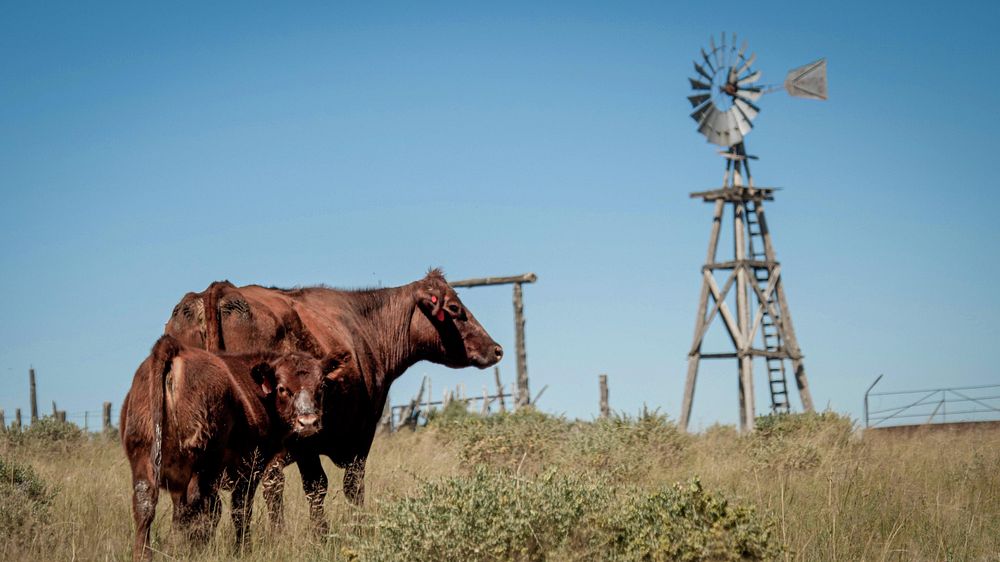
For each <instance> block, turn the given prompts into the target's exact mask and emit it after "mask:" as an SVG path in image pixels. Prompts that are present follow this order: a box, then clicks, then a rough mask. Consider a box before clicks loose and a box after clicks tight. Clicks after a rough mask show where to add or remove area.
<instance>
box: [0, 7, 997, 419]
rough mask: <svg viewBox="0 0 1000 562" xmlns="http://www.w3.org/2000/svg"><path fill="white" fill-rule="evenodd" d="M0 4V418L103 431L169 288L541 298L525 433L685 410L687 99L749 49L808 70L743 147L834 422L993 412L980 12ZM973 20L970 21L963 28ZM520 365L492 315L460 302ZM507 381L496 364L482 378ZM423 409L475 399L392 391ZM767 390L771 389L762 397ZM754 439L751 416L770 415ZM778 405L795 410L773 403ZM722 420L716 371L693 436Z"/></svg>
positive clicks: (159, 320)
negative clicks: (473, 284) (432, 286)
mask: <svg viewBox="0 0 1000 562" xmlns="http://www.w3.org/2000/svg"><path fill="white" fill-rule="evenodd" d="M870 4H871V3H848V2H841V3H826V4H824V5H822V6H807V5H805V4H802V3H794V4H790V5H781V4H775V3H755V4H753V5H751V6H752V8H753V9H748V5H747V4H745V3H740V4H720V3H712V4H708V3H703V4H684V5H683V6H682V5H676V6H670V5H668V3H659V2H657V3H614V4H612V3H580V2H572V3H545V4H541V3H520V2H505V3H502V4H496V5H490V6H476V7H472V6H469V5H468V4H467V3H454V4H445V3H420V4H414V3H398V4H397V3H365V5H364V7H357V8H352V7H346V6H329V5H325V4H320V3H305V2H303V3H296V4H295V5H294V6H287V5H281V6H279V5H273V4H271V5H250V4H246V3H239V4H235V3H234V4H229V5H225V4H220V5H216V6H212V7H206V6H204V5H198V4H188V5H186V6H172V7H171V8H169V9H168V8H166V7H150V6H137V5H135V4H121V5H117V6H113V5H111V4H102V5H101V6H100V7H93V6H85V5H82V4H80V3H66V4H63V5H59V4H53V3H47V4H44V5H43V4H41V3H12V2H7V3H4V4H3V5H2V10H3V17H0V196H2V201H3V204H2V205H0V225H2V226H0V229H2V230H0V272H2V274H0V311H2V314H0V388H2V389H3V390H2V392H0V408H4V409H6V411H7V412H8V414H7V416H8V420H9V419H10V418H11V416H12V411H13V409H14V408H15V407H21V408H22V409H23V410H25V411H26V409H27V403H28V402H27V393H28V392H27V386H28V385H27V370H28V367H29V365H34V366H35V368H36V369H37V371H38V376H39V398H40V402H41V405H42V409H43V410H47V409H49V408H50V401H51V400H56V401H57V402H58V403H59V406H60V408H61V409H66V410H68V411H69V412H70V414H71V415H72V414H74V413H75V412H82V411H85V410H91V411H93V410H98V409H99V407H100V403H101V402H103V401H105V400H111V401H112V402H114V404H115V408H116V410H117V406H118V404H120V402H121V399H122V397H123V396H124V394H125V392H126V390H127V388H128V385H129V384H130V381H131V377H132V373H133V371H134V369H135V366H136V365H137V364H138V363H139V362H140V361H141V360H142V358H143V357H144V356H145V354H146V353H147V351H148V349H149V347H150V346H151V345H152V343H153V342H154V341H155V339H156V338H157V336H158V335H159V334H160V333H161V331H162V326H163V322H164V321H165V320H166V318H167V316H168V315H169V313H170V310H171V308H172V307H173V305H174V304H175V303H176V302H177V301H178V300H179V299H180V297H181V296H182V295H183V294H184V293H185V292H187V291H191V290H201V289H202V288H204V287H205V286H206V285H207V284H208V283H210V282H211V281H213V280H216V279H230V280H232V281H233V282H235V283H238V284H245V283H261V284H267V285H279V286H281V285H287V286H291V285H303V284H312V283H327V284H331V285H334V286H344V287H355V286H368V285H379V284H381V285H386V286H388V285H397V284H402V283H406V282H408V281H411V280H413V279H416V278H418V277H420V276H421V275H422V274H423V273H424V271H426V269H427V268H428V267H429V266H441V267H443V268H444V269H445V270H446V272H447V273H448V274H449V277H451V278H452V279H458V278H463V277H472V276H481V275H506V274H515V273H521V272H525V271H533V272H536V273H537V274H538V276H539V281H538V283H537V284H536V285H532V286H529V287H527V288H526V290H525V307H526V316H527V346H528V363H529V374H530V376H531V385H532V388H533V390H534V391H535V392H537V391H538V390H539V389H540V388H541V387H542V386H543V385H548V387H549V388H548V390H546V392H545V395H544V397H543V398H542V401H541V403H540V406H541V407H542V408H543V409H546V410H548V411H552V412H560V413H566V414H567V415H569V416H572V417H582V418H589V417H591V416H593V415H595V414H596V412H597V397H598V392H597V375H598V373H608V375H609V381H610V387H611V403H612V407H613V408H616V409H620V410H624V411H627V412H635V411H637V410H638V409H639V408H641V407H642V405H643V404H644V403H645V404H648V405H649V406H650V407H654V408H656V407H658V408H660V409H661V411H663V412H666V413H668V414H670V415H672V416H676V415H677V414H678V412H679V406H680V396H681V393H682V390H683V382H684V381H683V376H684V372H685V368H686V352H687V348H688V347H689V345H690V340H691V332H692V329H693V324H694V317H695V307H696V304H697V302H696V301H697V297H698V291H699V283H700V277H699V269H700V266H701V264H702V262H703V261H704V254H705V246H706V243H707V238H708V229H709V221H710V212H711V211H710V208H709V206H707V205H705V204H704V203H700V202H697V201H694V200H691V199H689V198H688V192H690V191H697V190H701V189H705V188H710V187H713V186H715V185H716V184H718V182H719V181H720V179H721V159H720V158H719V157H718V156H717V155H716V153H715V148H714V147H713V146H711V145H708V144H706V143H705V142H704V140H703V139H702V137H701V136H700V135H698V134H697V133H696V132H695V130H694V129H695V127H694V123H693V122H692V121H691V120H690V118H689V117H688V113H689V112H690V108H689V105H688V102H687V100H686V99H685V96H687V95H689V91H688V87H687V82H686V79H687V77H688V76H689V75H690V74H691V73H692V72H691V60H692V59H693V57H694V56H695V55H696V54H697V52H698V48H699V47H701V46H702V45H704V44H706V43H707V41H708V37H709V35H710V34H713V33H714V34H718V33H719V32H721V31H724V30H725V31H730V32H732V31H736V32H738V33H739V34H740V36H741V37H744V38H747V39H748V40H749V42H750V48H751V49H752V50H754V51H756V52H757V54H758V63H757V67H758V68H759V69H761V70H762V71H763V73H764V81H765V82H780V81H781V79H782V78H783V77H784V74H785V72H786V71H787V70H788V69H789V68H791V67H793V66H798V65H800V64H804V63H806V62H809V61H811V60H814V59H816V58H818V57H820V56H826V57H827V58H828V60H829V73H830V78H829V81H830V92H831V94H830V95H831V98H830V100H829V101H828V102H815V101H806V100H797V99H791V98H789V97H787V96H785V95H784V94H781V93H778V94H773V95H770V96H768V97H766V98H765V99H763V100H762V101H761V103H760V105H761V107H762V109H763V111H762V113H761V115H760V117H759V118H758V119H757V120H756V122H755V124H756V129H755V130H754V131H753V133H752V134H751V135H750V136H749V138H748V140H747V145H748V148H749V151H750V152H751V153H753V154H757V155H759V156H760V158H761V159H760V160H759V161H758V162H757V163H756V166H755V168H754V175H755V179H756V181H757V183H758V184H764V185H775V186H782V187H784V188H785V189H784V190H783V191H781V192H780V193H779V195H778V199H777V201H775V202H774V203H772V204H771V205H770V206H768V219H769V222H770V223H771V226H772V229H773V232H774V236H775V244H776V247H777V252H778V258H779V260H780V261H781V262H782V264H783V271H784V280H785V284H786V290H787V293H788V298H789V300H790V305H791V309H792V312H793V315H794V319H795V324H796V329H797V332H798V336H799V340H800V345H801V347H802V349H803V351H804V353H805V355H806V367H807V369H808V371H809V377H810V382H811V384H812V388H813V396H814V398H815V400H816V402H817V404H818V405H819V406H821V407H826V406H829V407H831V408H833V409H834V410H837V411H841V412H846V413H849V414H851V415H854V416H857V415H859V414H860V412H861V398H862V394H863V392H864V389H865V387H867V385H868V384H869V383H870V381H871V380H872V379H873V378H874V377H875V376H876V375H878V374H879V373H885V375H886V378H885V379H884V380H883V382H882V383H881V386H882V387H883V389H910V388H923V387H935V386H954V385H971V384H986V383H990V382H1000V373H998V371H997V367H996V361H995V358H994V357H993V355H994V352H995V350H996V349H997V344H998V340H1000V332H998V328H997V323H996V322H995V320H994V319H995V318H996V317H997V315H998V313H1000V299H998V297H997V292H996V291H995V290H994V289H993V285H994V282H993V280H994V279H996V278H997V275H998V273H1000V271H998V260H997V257H998V252H997V250H996V245H997V243H998V242H1000V223H998V221H997V220H996V218H995V216H994V215H995V210H994V209H993V205H992V199H991V198H990V196H991V195H992V193H993V191H994V189H995V186H994V183H995V181H994V178H995V171H993V170H992V169H991V167H992V166H993V162H995V161H996V154H995V153H996V148H995V143H994V140H995V135H994V133H995V132H996V131H997V130H1000V111H997V110H996V107H997V104H998V102H1000V94H998V91H1000V78H998V77H1000V73H998V72H997V71H998V70H1000V69H998V64H997V62H996V58H995V56H992V53H993V52H994V51H995V48H996V47H995V43H996V33H995V27H994V24H995V21H996V20H997V18H998V16H1000V8H998V6H997V5H996V4H994V3H968V4H962V3H959V4H955V3H952V4H949V5H947V6H943V5H942V6H940V7H937V8H920V9H917V8H915V5H914V4H912V3H902V2H897V3H888V2H886V3H879V4H878V5H874V6H873V5H870ZM970 14H976V15H975V17H970ZM463 298H464V300H465V302H466V304H467V305H469V307H470V308H471V309H472V310H473V311H474V312H475V313H476V314H477V316H478V317H479V318H480V320H481V321H482V322H483V324H484V325H485V326H486V327H487V328H488V329H489V330H490V331H491V333H493V334H494V336H495V337H496V338H497V339H498V341H500V342H501V343H503V344H504V345H505V347H507V348H508V350H512V349H513V323H512V311H511V305H510V291H509V289H507V288H480V289H473V290H467V291H464V292H463ZM501 370H502V373H503V376H504V378H505V379H506V380H508V381H512V380H513V377H514V364H513V354H509V355H508V359H505V360H504V362H503V363H502V364H501ZM421 375H429V376H430V377H431V378H432V380H433V385H434V389H435V391H434V393H435V395H439V394H440V391H441V389H443V388H444V387H445V386H454V385H455V384H458V383H464V384H465V385H466V387H467V388H469V389H470V392H473V391H475V392H481V387H482V385H483V384H489V383H491V380H492V376H491V375H490V374H489V372H480V371H476V370H473V369H468V370H462V371H449V370H447V369H443V368H439V367H436V366H432V365H429V364H420V365H417V366H415V367H414V368H412V369H411V370H410V371H409V372H408V373H407V374H406V375H404V377H403V378H402V379H400V380H399V381H398V382H397V385H396V386H394V388H393V391H394V392H393V394H394V397H395V398H396V399H397V400H401V399H403V398H404V397H408V396H410V395H412V394H413V393H414V392H415V390H416V387H417V386H419V384H420V379H421ZM761 380H762V379H761ZM757 401H758V409H759V411H760V412H761V413H763V412H764V410H765V408H766V403H767V398H766V394H765V393H764V389H763V386H762V385H759V390H758V399H757ZM794 403H795V404H798V402H797V400H795V401H794ZM735 420H736V369H735V365H734V364H732V363H728V362H726V363H719V362H716V363H714V364H709V365H706V367H705V368H703V370H702V375H701V376H700V378H699V386H698V393H697V396H696V401H695V408H694V415H693V419H692V422H693V424H694V425H695V426H706V425H709V424H711V423H713V422H715V421H721V422H726V423H733V422H735Z"/></svg>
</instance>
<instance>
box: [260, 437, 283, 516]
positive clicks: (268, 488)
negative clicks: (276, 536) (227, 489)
mask: <svg viewBox="0 0 1000 562" xmlns="http://www.w3.org/2000/svg"><path fill="white" fill-rule="evenodd" d="M288 464H289V461H288V458H287V455H286V454H285V453H281V454H279V455H278V456H276V457H275V458H274V460H272V461H271V462H270V463H269V464H268V465H267V468H266V469H265V470H264V477H263V479H262V480H261V495H262V496H264V501H265V502H266V503H267V515H268V518H269V519H270V521H271V531H272V532H276V533H277V532H281V530H282V528H283V527H284V524H285V466H286V465H288Z"/></svg>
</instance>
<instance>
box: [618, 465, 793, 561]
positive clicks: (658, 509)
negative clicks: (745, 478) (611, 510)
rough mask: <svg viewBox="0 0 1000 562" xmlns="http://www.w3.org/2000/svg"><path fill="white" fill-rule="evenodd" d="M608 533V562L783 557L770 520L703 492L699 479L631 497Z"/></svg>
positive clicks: (720, 497)
mask: <svg viewBox="0 0 1000 562" xmlns="http://www.w3.org/2000/svg"><path fill="white" fill-rule="evenodd" d="M608 532H609V535H610V540H609V542H608V543H607V548H608V553H607V556H606V558H607V559H609V560H621V561H633V560H635V561H640V560H641V561H660V560H663V561H666V560H681V561H698V560H718V561H722V560H770V559H772V558H774V557H776V556H777V555H778V554H780V552H781V548H780V547H779V546H777V545H775V544H774V542H773V540H772V535H773V533H774V522H773V521H771V520H770V519H768V518H765V519H761V518H758V516H757V514H756V512H755V510H754V509H753V508H752V507H744V506H739V505H733V504H731V503H730V502H729V501H728V500H727V499H725V498H724V497H722V496H721V495H718V494H711V493H708V492H706V491H705V490H704V488H703V487H702V485H701V482H700V481H698V480H697V479H695V480H692V481H691V482H689V483H688V484H687V485H681V484H674V485H673V487H671V488H665V489H662V490H660V491H657V492H655V493H653V494H650V495H646V496H641V495H637V496H634V497H632V498H630V499H629V500H627V501H626V502H625V505H624V507H623V508H622V509H620V510H619V512H618V513H617V514H615V515H614V516H613V517H612V520H611V521H610V522H609V524H608Z"/></svg>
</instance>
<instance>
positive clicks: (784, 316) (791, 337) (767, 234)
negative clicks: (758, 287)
mask: <svg viewBox="0 0 1000 562" xmlns="http://www.w3.org/2000/svg"><path fill="white" fill-rule="evenodd" d="M757 222H758V223H759V226H760V232H761V235H762V237H763V238H764V252H765V254H766V256H767V259H768V260H773V259H774V246H773V244H772V243H771V230H770V229H769V228H768V227H767V219H766V218H765V217H764V208H763V205H761V204H760V203H758V204H757ZM784 285H785V284H784V283H782V282H781V281H780V280H779V281H778V284H777V289H776V290H777V292H778V306H779V307H780V308H781V335H782V339H783V344H784V345H785V346H787V347H788V348H789V352H790V353H791V355H792V356H793V357H794V358H793V359H792V370H793V371H794V373H795V385H796V386H797V387H798V389H799V398H801V399H802V409H803V410H805V411H807V412H814V411H815V407H814V406H813V400H812V393H810V392H809V381H808V380H807V378H806V369H805V366H803V365H802V351H801V350H800V349H799V341H798V338H796V337H795V326H794V325H793V324H792V314H791V312H790V311H789V309H788V300H787V299H786V298H785V286H784Z"/></svg>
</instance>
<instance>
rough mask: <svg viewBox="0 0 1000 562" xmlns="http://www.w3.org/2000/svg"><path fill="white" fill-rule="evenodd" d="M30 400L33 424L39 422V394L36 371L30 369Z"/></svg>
mask: <svg viewBox="0 0 1000 562" xmlns="http://www.w3.org/2000/svg"><path fill="white" fill-rule="evenodd" d="M22 368H23V367H22ZM28 385H29V389H28V392H29V398H30V400H31V422H32V423H34V422H36V421H38V393H37V392H36V390H35V369H34V368H30V369H28Z"/></svg>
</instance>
